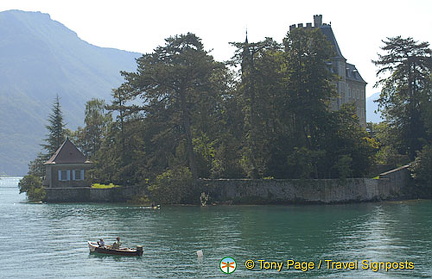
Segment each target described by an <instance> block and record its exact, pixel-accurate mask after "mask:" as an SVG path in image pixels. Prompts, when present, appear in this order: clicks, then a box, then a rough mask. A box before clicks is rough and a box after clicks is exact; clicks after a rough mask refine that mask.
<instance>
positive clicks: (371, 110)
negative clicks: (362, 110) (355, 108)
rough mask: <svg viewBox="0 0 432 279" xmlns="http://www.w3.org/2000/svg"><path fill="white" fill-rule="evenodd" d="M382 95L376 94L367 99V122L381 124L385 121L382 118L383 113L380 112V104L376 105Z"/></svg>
mask: <svg viewBox="0 0 432 279" xmlns="http://www.w3.org/2000/svg"><path fill="white" fill-rule="evenodd" d="M379 95H380V93H379V92H378V93H374V94H372V95H371V96H369V97H368V98H366V121H367V122H373V123H379V122H381V121H383V119H382V118H381V113H380V112H378V103H375V102H374V101H375V100H378V98H379Z"/></svg>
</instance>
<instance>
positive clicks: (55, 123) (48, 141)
mask: <svg viewBox="0 0 432 279" xmlns="http://www.w3.org/2000/svg"><path fill="white" fill-rule="evenodd" d="M48 122H49V125H46V126H45V127H46V129H47V130H48V134H47V138H45V143H44V144H41V146H42V147H43V148H44V149H45V150H46V151H47V153H46V155H47V156H48V157H50V156H51V155H52V154H54V152H56V151H57V149H58V148H59V147H60V145H61V144H62V143H63V142H64V141H65V140H66V129H65V126H66V125H65V124H64V122H63V113H62V110H61V106H60V98H59V96H58V95H57V96H56V98H55V101H54V104H53V107H52V110H51V114H50V115H49V117H48Z"/></svg>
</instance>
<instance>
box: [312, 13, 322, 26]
mask: <svg viewBox="0 0 432 279" xmlns="http://www.w3.org/2000/svg"><path fill="white" fill-rule="evenodd" d="M313 19H314V27H320V26H321V25H322V15H314V17H313Z"/></svg>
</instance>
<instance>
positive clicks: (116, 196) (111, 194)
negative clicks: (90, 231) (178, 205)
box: [44, 186, 145, 202]
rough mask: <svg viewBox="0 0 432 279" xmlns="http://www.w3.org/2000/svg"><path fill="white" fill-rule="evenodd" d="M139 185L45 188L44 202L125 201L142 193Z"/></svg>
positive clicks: (142, 190) (142, 189)
mask: <svg viewBox="0 0 432 279" xmlns="http://www.w3.org/2000/svg"><path fill="white" fill-rule="evenodd" d="M144 190H145V189H144V188H143V187H139V186H129V187H116V188H110V189H96V188H90V187H70V188H47V189H45V191H46V197H45V200H44V201H45V202H126V201H128V200H131V199H132V198H134V197H136V196H142V195H144V194H145V193H144Z"/></svg>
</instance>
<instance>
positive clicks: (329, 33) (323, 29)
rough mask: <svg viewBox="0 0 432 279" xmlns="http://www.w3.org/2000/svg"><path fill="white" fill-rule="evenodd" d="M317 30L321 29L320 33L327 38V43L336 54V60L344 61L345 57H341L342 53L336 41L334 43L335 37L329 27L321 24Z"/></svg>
mask: <svg viewBox="0 0 432 279" xmlns="http://www.w3.org/2000/svg"><path fill="white" fill-rule="evenodd" d="M319 28H320V29H321V32H322V33H323V34H324V36H326V37H327V40H329V42H330V43H331V44H332V45H333V47H334V49H335V52H336V58H341V59H345V57H344V56H343V55H342V52H341V50H340V48H339V45H338V43H337V41H336V37H335V35H334V33H333V30H332V28H331V25H329V24H323V25H321V26H320V27H319ZM345 60H346V59H345Z"/></svg>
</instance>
